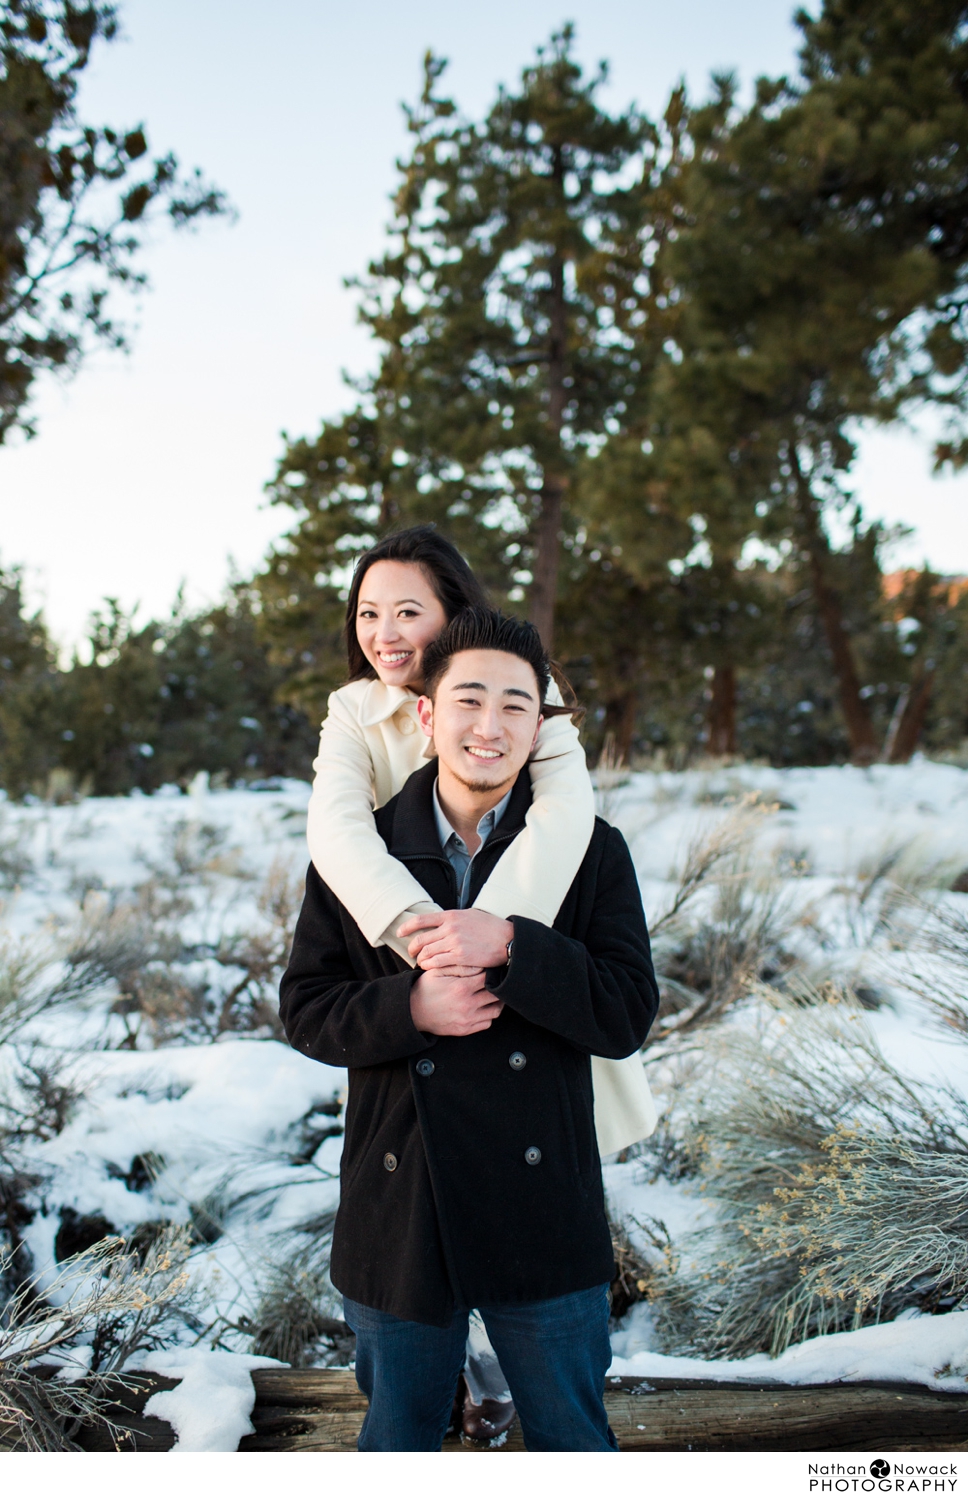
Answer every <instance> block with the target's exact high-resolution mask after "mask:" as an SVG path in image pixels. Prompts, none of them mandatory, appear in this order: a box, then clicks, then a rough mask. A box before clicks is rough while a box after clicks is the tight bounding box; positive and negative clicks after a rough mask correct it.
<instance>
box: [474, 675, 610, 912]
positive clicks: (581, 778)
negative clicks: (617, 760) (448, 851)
mask: <svg viewBox="0 0 968 1500" xmlns="http://www.w3.org/2000/svg"><path fill="white" fill-rule="evenodd" d="M548 699H549V702H558V703H560V702H561V695H560V694H559V693H558V690H557V688H556V687H555V686H554V684H552V688H551V690H550V691H549V693H548ZM531 787H532V792H533V797H534V800H533V801H532V803H531V807H530V810H529V812H528V816H527V819H526V821H525V825H524V828H523V829H522V830H521V832H520V833H519V834H518V836H517V838H516V839H515V840H514V842H513V844H511V845H510V846H509V847H508V849H507V850H506V851H505V853H504V854H502V855H501V858H500V859H499V860H498V862H497V864H496V865H495V867H494V869H493V870H492V872H491V876H490V879H489V880H487V881H486V882H485V884H484V886H483V887H482V889H481V891H480V893H479V894H478V897H477V900H476V901H475V902H474V905H475V906H478V907H480V908H481V909H482V910H483V911H489V912H492V913H493V915H494V916H496V917H511V916H515V917H531V918H532V920H534V921H536V922H543V923H544V924H545V926H546V927H550V926H551V925H552V923H553V922H554V920H555V917H556V916H557V915H558V908H559V907H560V906H561V903H562V901H564V899H565V896H566V895H567V893H568V888H569V886H570V885H571V883H572V881H573V880H574V878H575V876H576V875H577V874H578V867H579V865H580V864H581V862H582V860H583V859H584V857H585V851H586V850H587V848H588V841H589V839H590V838H591V836H592V828H593V826H594V822H595V794H594V792H593V791H592V783H591V777H590V776H589V774H588V767H587V765H586V762H585V752H584V750H583V749H582V747H581V742H580V741H579V738H578V730H577V729H576V727H575V725H574V724H573V723H572V721H571V719H570V718H568V717H567V715H560V716H556V717H554V718H550V719H545V721H544V723H543V724H542V726H541V729H540V732H539V734H538V743H537V745H536V746H535V750H534V755H533V757H532V760H531Z"/></svg>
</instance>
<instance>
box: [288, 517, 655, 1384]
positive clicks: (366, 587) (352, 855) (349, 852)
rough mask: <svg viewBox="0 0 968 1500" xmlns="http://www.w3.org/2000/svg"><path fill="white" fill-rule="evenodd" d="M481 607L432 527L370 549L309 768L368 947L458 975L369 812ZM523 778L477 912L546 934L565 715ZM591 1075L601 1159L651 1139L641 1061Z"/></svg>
mask: <svg viewBox="0 0 968 1500" xmlns="http://www.w3.org/2000/svg"><path fill="white" fill-rule="evenodd" d="M486 602H487V600H486V598H485V595H484V591H483V590H482V588H481V586H480V584H479V583H478V582H477V579H476V578H475V577H474V575H473V573H472V572H471V570H470V568H469V567H468V566H467V564H466V562H465V561H464V559H463V558H462V557H461V555H460V553H459V552H458V551H457V549H456V547H454V546H453V545H452V544H451V543H450V542H448V541H447V540H446V538H444V537H443V536H441V535H440V534H439V533H438V532H437V531H436V530H435V528H434V527H433V526H414V527H411V528H410V529H409V530H407V531H402V532H398V533H396V534H395V535H393V536H389V537H386V538H384V540H383V541H381V542H378V543H377V544H376V546H374V547H371V548H370V549H369V551H368V552H365V553H364V554H363V556H362V557H361V558H360V560H359V562H358V563H357V566H356V570H355V572H354V575H353V582H352V585H351V587H350V592H349V598H348V600H347V606H346V640H347V653H348V660H349V680H348V682H347V683H346V684H345V685H344V686H343V687H341V688H339V689H338V690H337V691H336V692H335V693H332V694H331V695H330V699H329V713H328V716H327V718H326V720H325V722H324V724H323V727H322V732H321V735H320V742H319V755H318V758H317V760H316V762H315V766H314V769H315V772H316V779H315V782H314V784H313V793H312V798H311V800H310V804H309V823H308V839H309V849H310V853H311V855H312V859H313V863H314V864H315V866H316V868H317V870H318V871H319V873H320V875H321V876H322V878H323V879H324V880H325V881H326V884H327V885H328V886H329V887H330V889H331V890H332V891H334V892H335V894H336V895H337V897H338V898H339V900H340V901H341V902H342V903H343V905H344V906H345V907H346V909H347V910H348V911H349V913H350V915H351V916H352V917H353V918H354V920H355V921H356V922H357V924H358V925H359V927H360V929H361V931H362V932H363V933H364V935H365V937H366V938H367V940H368V941H369V942H371V943H373V944H374V945H375V946H379V945H380V944H382V943H386V944H387V945H389V946H390V947H391V948H393V949H394V951H395V952H396V953H397V954H399V955H400V957H401V958H403V959H404V960H405V961H406V962H407V963H410V964H413V963H415V962H416V963H419V964H420V966H421V967H423V968H443V969H444V970H445V971H446V970H447V969H448V968H451V969H452V968H453V963H454V955H452V954H448V952H447V951H446V948H444V947H442V945H441V944H440V943H435V941H434V927H435V922H436V918H435V915H434V914H435V913H436V912H437V911H439V908H437V907H436V906H435V904H434V903H433V902H432V901H429V900H428V898H427V894H426V892H425V891H424V890H423V888H422V886H420V885H418V884H417V882H416V880H415V879H414V878H413V876H412V875H411V874H410V873H409V871H408V870H407V869H406V868H405V867H404V866H403V865H402V864H400V863H398V861H397V860H395V859H393V857H392V856H391V855H390V854H389V853H388V851H387V848H386V845H385V844H384V842H383V840H382V839H381V838H380V836H379V834H378V833H377V831H376V827H375V824H374V821H373V810H374V808H375V807H380V806H382V805H383V803H385V802H387V801H389V799H390V798H391V797H392V796H394V795H395V794H396V793H397V792H398V791H399V790H400V788H401V787H402V786H403V784H404V782H405V781H406V780H407V779H408V777H409V776H411V775H412V773H413V772H414V771H415V770H418V769H419V767H420V766H421V765H423V764H424V762H425V760H426V759H428V758H430V757H432V755H433V748H432V746H430V745H428V743H427V741H426V740H425V738H424V736H423V734H422V732H421V730H420V728H419V725H418V723H417V718H416V706H417V701H418V698H419V695H420V690H421V686H422V658H423V652H424V650H425V648H426V647H427V646H428V645H429V644H430V642H431V641H432V640H434V639H435V637H436V636H437V635H438V633H439V632H440V630H441V629H442V628H443V626H444V625H445V624H446V623H447V621H448V620H450V619H452V618H453V616H454V615H455V614H456V613H457V612H458V610H460V609H462V608H464V607H465V606H467V605H480V604H486ZM549 698H552V699H553V700H554V701H553V704H552V708H554V707H556V706H557V707H560V705H561V695H560V694H559V693H558V692H557V690H556V689H553V691H552V692H551V693H549ZM531 782H532V792H533V801H532V805H531V809H530V811H529V813H528V817H527V821H526V824H525V827H524V829H523V831H522V832H521V833H520V834H519V835H518V837H517V838H516V839H515V840H514V841H513V843H511V844H510V845H509V846H508V848H507V850H506V851H505V853H504V854H503V855H502V857H501V858H500V860H499V861H498V863H497V865H496V866H495V869H494V871H493V873H492V874H491V876H490V878H489V879H488V880H487V881H486V883H485V884H484V886H483V888H482V890H481V891H480V893H479V895H478V897H477V899H476V901H475V902H474V905H475V906H477V907H479V908H481V909H482V910H484V911H488V912H491V913H492V914H493V915H495V916H499V917H502V918H507V917H510V916H512V915H515V916H525V917H531V918H533V919H534V920H536V921H539V922H544V923H545V924H546V925H548V926H551V925H552V923H553V922H554V919H555V916H556V915H557V912H558V908H559V907H560V905H561V903H562V901H563V900H564V897H565V895H566V893H567V891H568V888H569V886H570V885H571V883H572V881H573V879H574V878H575V875H576V874H577V872H578V867H579V865H580V864H581V861H582V859H583V857H584V854H585V851H586V849H587V847H588V841H589V839H590V837H591V831H592V824H593V820H594V798H593V795H592V788H591V782H590V780H589V776H588V771H587V768H586V764H585V755H584V751H583V750H582V747H581V744H580V742H579V739H578V731H577V729H576V728H575V726H574V724H573V723H572V721H571V718H570V717H569V716H568V715H567V714H565V713H558V714H555V713H554V712H552V713H550V714H548V715H547V716H546V717H545V721H544V723H543V724H542V726H541V730H540V733H539V735H538V742H537V746H536V748H535V752H534V755H533V757H532V762H531ZM401 929H402V930H401ZM592 1076H593V1082H594V1089H595V1122H596V1129H597V1132H598V1139H599V1148H600V1151H601V1153H602V1155H607V1154H608V1153H610V1152H613V1151H618V1150H621V1149H622V1148H623V1147H624V1146H627V1145H630V1144H631V1143H632V1142H633V1141H637V1140H640V1139H641V1138H642V1137H643V1136H645V1135H648V1134H649V1133H650V1132H651V1130H652V1129H653V1128H654V1125H655V1110H654V1106H653V1104H652V1100H651V1097H650V1095H649V1092H648V1088H647V1085H646V1083H645V1075H644V1072H643V1070H642V1067H641V1063H640V1061H639V1058H638V1057H637V1056H635V1057H632V1058H627V1059H625V1060H624V1061H622V1062H618V1063H616V1062H614V1061H607V1060H605V1059H601V1058H594V1059H593V1061H592ZM472 1342H473V1338H472ZM479 1355H480V1351H477V1353H476V1354H475V1356H474V1359H472V1361H471V1364H470V1366H469V1374H470V1376H471V1380H470V1384H471V1388H472V1391H474V1392H475V1397H474V1399H475V1401H476V1402H477V1401H478V1396H479V1395H480V1393H482V1392H483V1393H484V1394H485V1395H489V1396H491V1397H492V1398H493V1399H495V1400H497V1399H498V1394H497V1388H498V1387H499V1386H500V1384H501V1379H500V1378H499V1377H500V1370H499V1369H497V1375H496V1376H495V1375H494V1374H493V1371H492V1372H491V1375H490V1376H489V1378H487V1380H486V1381H485V1380H484V1379H483V1378H482V1377H478V1378H477V1380H476V1384H475V1376H476V1375H478V1372H479V1371H480V1370H481V1368H482V1359H483V1363H485V1364H486V1363H487V1356H486V1352H485V1354H484V1355H483V1356H481V1357H480V1358H479V1357H478V1356H479ZM492 1358H493V1356H492ZM475 1361H476V1362H475ZM493 1365H494V1367H495V1368H496V1367H497V1361H496V1359H493ZM478 1404H479V1403H478Z"/></svg>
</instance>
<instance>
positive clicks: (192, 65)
mask: <svg viewBox="0 0 968 1500" xmlns="http://www.w3.org/2000/svg"><path fill="white" fill-rule="evenodd" d="M791 14H792V7H791V6H789V5H788V4H787V3H785V0H739V3H734V4H732V5H723V4H722V3H721V0H718V3H714V0H678V3H677V4H676V5H675V6H672V5H669V4H667V3H665V4H659V3H656V0H637V3H631V0H577V3H575V0H573V3H571V4H559V3H545V0H490V3H489V4H487V5H486V6H481V7H470V6H464V5H455V4H454V3H452V0H451V3H443V0H406V3H401V0H370V3H369V4H365V5H356V6H347V5H345V4H334V3H332V0H276V3H275V4H274V5H273V6H272V7H271V8H270V7H266V6H265V5H264V4H258V5H257V4H255V3H252V0H231V3H230V0H122V3H121V17H122V22H123V26H124V31H125V38H124V39H123V40H122V41H120V42H118V43H116V44H114V45H112V46H110V47H104V48H102V49H101V52H100V54H99V55H96V57H95V61H94V63H93V64H92V67H91V69H90V72H89V76H88V77H87V79H86V80H85V85H84V90H83V93H82V98H81V108H82V113H83V115H84V116H85V118H90V119H91V120H98V121H103V122H105V123H112V124H116V125H130V124H132V123H136V122H138V121H141V120H144V121H145V122H146V123H147V126H148V131H149V139H150V142H151V144H152V146H153V147H154V148H156V149H159V150H160V149H168V148H173V149H174V150H175V151H176V152H177V153H178V154H179V156H180V157H181V159H182V162H183V163H184V164H185V165H188V166H190V165H194V164H196V163H197V164H199V165H200V166H202V167H203V169H204V170H205V172H206V173H207V174H208V175H210V176H211V177H213V178H214V179H215V180H216V181H217V182H218V183H219V184H220V185H221V186H222V187H224V188H225V189H226V190H227V191H228V193H229V194H230V195H231V197H232V199H233V201H234V203H235V204H236V206H237V207H238V209H239V220H238V223H237V224H236V225H235V226H234V227H229V226H227V225H210V226H206V227H204V228H203V229H202V230H201V231H200V232H199V233H197V234H182V235H179V236H174V237H173V236H168V235H159V236H158V238H157V240H156V242H155V243H153V244H152V245H151V246H150V247H149V250H148V253H147V255H146V257H145V267H146V269H147V270H148V272H149V275H150V278H151V282H152V290H151V292H150V293H149V294H147V295H145V296H144V297H143V298H142V299H141V301H140V303H139V305H138V306H137V307H136V308H131V309H130V310H131V312H132V313H133V314H134V321H135V322H136V323H137V332H136V336H135V341H134V352H133V354H132V355H131V356H130V357H124V356H121V355H114V354H111V355H109V354H99V355H98V356H97V357H96V358H95V359H94V360H92V361H91V362H90V363H89V364H88V366H87V367H86V368H85V369H84V371H83V372H82V373H81V375H80V376H79V377H78V378H77V379H76V380H74V381H73V382H71V383H60V382H48V383H46V384H44V385H43V386H42V388H41V390H40V399H39V400H38V402H37V406H38V410H39V415H40V435H39V437H38V438H37V439H36V440H35V441H34V442H32V443H29V444H14V445H12V446H10V447H7V448H2V449H0V560H2V561H3V562H4V563H13V562H20V563H23V564H24V565H25V567H26V569H27V578H28V585H29V589H30V593H31V598H32V599H33V600H34V601H35V602H37V603H42V604H43V605H44V608H45V610H46V613H47V616H48V619H49V621H50V623H51V625H52V627H53V629H54V631H55V633H56V635H57V636H58V637H59V639H60V640H61V641H62V642H63V643H64V644H70V643H72V642H73V641H75V640H77V639H78V638H79V637H80V636H81V635H82V633H83V627H84V623H85V620H86V618H87V616H88V614H89V612H90V610H91V609H92V608H94V607H95V606H96V605H97V604H98V602H99V601H100V599H101V598H103V597H104V596H106V595H115V596H117V597H118V598H120V599H121V601H122V603H123V604H125V605H126V606H127V607H129V608H130V607H133V606H134V605H135V604H139V605H140V607H141V613H142V616H143V617H146V616H147V615H148V614H149V613H156V612H159V611H161V612H163V611H165V610H167V608H168V606H169V605H170V603H171V601H172V599H173V597H174V594H175V591H176V589H177V588H178V586H179V584H180V583H182V582H184V583H185V585H186V592H187V596H188V598H189V600H190V601H191V602H192V603H202V602H205V601H208V600H213V599H215V598H216V597H217V596H218V594H219V592H220V590H221V589H222V587H223V585H224V582H225V580H226V578H227V577H228V572H229V566H230V562H229V560H230V559H234V563H235V565H236V567H237V568H238V569H239V570H240V571H242V572H245V571H248V570H250V569H252V568H254V567H255V566H256V565H257V564H258V561H259V559H260V558H261V556H262V555H263V554H264V552H265V549H266V547H267V545H268V544H269V542H270V541H271V539H272V538H273V537H275V536H277V535H278V534H279V533H280V532H281V531H282V530H283V529H285V526H286V524H287V519H288V517H287V513H286V512H283V511H278V510H275V511H274V510H271V509H267V508H266V506H265V502H264V496H263V485H264V484H265V481H266V480H267V479H268V478H269V477H270V475H271V473H272V471H273V468H274V465H275V461H276V459H277V457H278V455H279V453H280V451H281V444H282V440H281V437H280V434H281V432H282V431H283V430H285V431H288V432H289V433H290V434H291V435H293V436H295V435H299V434H302V433H304V432H310V431H313V430H314V429H315V428H316V427H317V426H318V423H319V421H320V419H321V418H322V417H323V416H325V415H330V414H333V413H335V412H337V411H339V410H340V409H342V408H343V407H344V406H345V405H346V404H347V402H348V400H349V399H350V398H349V396H348V394H347V392H346V390H345V388H344V387H343V386H342V384H341V378H340V377H341V371H342V370H344V369H347V370H350V371H352V372H356V373H360V372H362V371H364V370H365V369H367V368H368V367H369V366H370V364H371V362H372V358H373V354H372V350H371V348H370V346H369V344H368V342H367V339H366V337H365V335H364V333H363V332H362V330H360V329H359V328H357V327H356V325H355V316H354V298H353V294H352V293H351V292H348V291H346V290H345V289H344V287H343V284H342V282H343V278H344V277H345V276H350V275H353V274H354V273H357V272H360V271H362V270H363V269H364V268H365V266H366V263H367V261H368V259H369V258H370V257H372V256H373V255H375V254H377V253H378V252H379V250H380V248H381V245H382V243H383V234H384V225H385V223H386V220H387V217H388V201H387V199H388V194H389V193H390V191H391V189H392V187H393V182H394V167H393V163H394V159H395V157H396V156H397V155H399V153H400V152H401V150H402V149H403V148H404V146H405V133H404V130H403V127H402V120H401V113H400V107H399V106H400V102H401V101H402V100H404V99H409V98H413V96H414V95H415V93H416V90H417V88H418V86H419V79H420V60H421V57H422V55H423V53H424V51H425V49H426V48H427V47H432V48H433V49H434V50H435V51H436V52H438V53H440V54H442V55H443V56H445V57H447V58H449V59H450V68H449V70H448V74H447V79H448V82H449V86H450V89H451V91H452V92H453V94H454V95H455V96H456V98H457V99H458V101H459V103H460V104H461V105H462V106H463V107H464V108H465V109H467V110H469V111H472V112H480V111H481V110H483V109H484V108H486V106H487V105H488V103H489V102H490V100H491V99H492V97H493V95H494V92H495V88H496V86H497V84H498V83H499V82H500V81H506V82H509V83H511V82H514V80H515V79H516V77H517V75H518V73H519V72H520V69H521V67H522V66H523V65H524V64H525V63H526V62H527V61H528V60H529V59H530V57H531V56H532V55H533V52H534V48H535V47H536V46H537V45H539V44H540V43H541V42H542V41H544V40H545V39H546V38H547V37H548V35H549V34H550V32H551V31H552V30H553V29H554V28H555V27H557V26H559V25H560V24H561V23H562V22H563V21H565V20H568V19H570V20H573V21H574V22H575V24H576V27H577V33H578V52H579V55H580V57H581V58H582V60H583V61H585V62H586V63H587V64H589V65H592V66H594V65H595V64H596V63H597V62H598V60H599V59H601V58H607V59H608V60H609V62H610V64H611V81H610V84H609V87H608V92H607V100H608V102H609V104H610V105H611V106H612V107H621V106H623V105H625V104H627V103H628V102H629V101H631V100H633V99H634V100H636V101H637V102H638V103H639V104H640V105H641V106H642V107H643V108H644V109H645V110H646V111H647V112H650V113H655V112H658V111H659V110H661V108H662V106H663V103H664V100H665V98H666V97H667V95H668V92H669V90H670V88H671V87H672V86H673V85H674V84H675V83H676V81H677V80H678V78H680V77H681V76H684V77H685V78H686V81H687V83H688V86H689V89H690V91H691V93H692V94H693V96H701V95H703V94H704V93H705V92H706V89H707V84H708V77H709V74H710V72H712V71H714V70H716V71H720V70H724V69H732V70H735V71H736V72H737V74H738V75H739V77H740V79H741V80H742V82H743V84H744V85H745V86H746V87H747V88H748V86H749V84H750V82H751V80H752V79H753V78H754V77H755V76H756V75H757V74H760V73H768V74H777V73H780V72H784V71H790V70H792V69H793V67H794V65H795V50H796V45H797V34H796V32H795V30H794V28H793V26H792V24H791V21H790V16H791ZM119 302H123V299H119ZM119 310H123V309H120V308H119ZM855 487H856V491H857V494H858V496H859V498H860V499H861V500H862V501H863V502H864V504H865V508H866V509H867V510H868V512H869V513H870V514H871V515H882V516H884V517H885V519H887V520H890V521H905V522H907V523H908V524H910V525H912V526H915V527H917V529H918V530H917V535H916V537H915V538H914V539H913V540H912V541H911V542H909V543H907V544H906V545H905V547H904V549H903V550H902V551H900V552H899V553H898V554H897V560H898V561H899V562H904V561H919V560H920V559H921V558H922V557H925V556H926V557H927V558H928V559H929V560H930V561H931V562H932V564H933V565H934V566H936V567H939V568H941V569H942V570H944V571H948V572H953V571H959V572H960V571H964V572H968V476H966V477H965V478H964V479H961V478H959V479H956V480H944V481H937V480H933V479H931V477H930V465H929V456H928V443H927V440H926V439H925V437H924V436H923V435H922V436H919V435H917V434H912V433H877V434H873V435H870V436H865V437H864V440H863V442H862V446H861V455H860V459H859V461H858V465H857V472H856V475H855Z"/></svg>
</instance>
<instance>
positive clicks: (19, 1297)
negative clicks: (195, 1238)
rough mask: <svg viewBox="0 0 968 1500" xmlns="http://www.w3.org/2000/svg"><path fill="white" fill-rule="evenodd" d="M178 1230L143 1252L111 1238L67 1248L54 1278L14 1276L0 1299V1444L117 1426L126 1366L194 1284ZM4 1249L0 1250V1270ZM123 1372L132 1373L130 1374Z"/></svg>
mask: <svg viewBox="0 0 968 1500" xmlns="http://www.w3.org/2000/svg"><path fill="white" fill-rule="evenodd" d="M189 1248H190V1246H189V1241H188V1238H187V1236H186V1235H185V1234H184V1232H182V1231H178V1230H171V1231H168V1232H166V1233H165V1234H163V1235H160V1236H159V1237H158V1238H157V1239H156V1240H155V1242H154V1244H153V1245H152V1246H151V1247H150V1248H149V1249H148V1250H147V1252H146V1253H145V1254H144V1256H139V1255H138V1254H136V1253H134V1252H132V1251H130V1250H128V1249H126V1247H125V1245H124V1242H123V1241H121V1240H119V1239H112V1240H102V1241H101V1243H100V1244H98V1245H96V1246H94V1247H93V1248H92V1249H90V1250H87V1251H85V1252H84V1253H83V1254H81V1255H77V1256H74V1257H72V1258H71V1259H70V1260H69V1261H67V1262H66V1263H65V1264H64V1265H63V1266H61V1268H60V1272H59V1274H58V1276H57V1277H56V1278H55V1279H53V1280H52V1279H51V1278H50V1276H44V1275H43V1274H42V1275H41V1276H39V1277H36V1278H34V1279H32V1280H30V1281H27V1282H21V1283H20V1284H19V1285H18V1286H17V1287H16V1289H15V1290H14V1291H13V1292H12V1293H11V1294H10V1295H9V1296H7V1298H6V1299H5V1301H4V1302H3V1304H2V1305H0V1449H2V1450H7V1451H10V1450H15V1449H26V1450H28V1451H31V1452H43V1453H51V1452H62V1451H65V1450H76V1449H77V1448H79V1446H80V1444H79V1442H78V1438H79V1436H80V1435H81V1433H82V1431H83V1430H84V1429H91V1428H92V1427H98V1426H100V1427H105V1428H107V1430H108V1432H109V1434H110V1436H111V1438H112V1439H113V1440H114V1441H115V1443H117V1441H118V1439H119V1437H120V1436H121V1429H120V1428H119V1427H118V1426H117V1424H116V1422H115V1421H113V1420H112V1418H111V1416H110V1408H111V1406H112V1405H113V1404H114V1402H116V1400H117V1386H118V1382H119V1380H121V1381H123V1380H124V1379H125V1374H124V1372H125V1371H126V1369H128V1370H130V1369H133V1368H137V1365H138V1356H139V1355H145V1354H147V1353H148V1352H149V1351H150V1350H152V1349H158V1348H163V1347H165V1346H166V1345H167V1344H170V1343H172V1342H174V1341H175V1339H176V1337H177V1335H178V1333H179V1332H180V1331H181V1327H182V1325H183V1323H184V1319H185V1316H186V1314H190V1307H191V1303H192V1300H193V1292H192V1287H191V1282H190V1277H189V1274H188V1271H187V1270H186V1268H185V1261H186V1259H187V1256H188V1251H189ZM8 1263H9V1257H4V1256H3V1255H0V1274H2V1273H3V1271H4V1270H5V1269H7V1268H8ZM128 1378H129V1379H130V1377H128Z"/></svg>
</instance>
